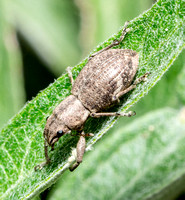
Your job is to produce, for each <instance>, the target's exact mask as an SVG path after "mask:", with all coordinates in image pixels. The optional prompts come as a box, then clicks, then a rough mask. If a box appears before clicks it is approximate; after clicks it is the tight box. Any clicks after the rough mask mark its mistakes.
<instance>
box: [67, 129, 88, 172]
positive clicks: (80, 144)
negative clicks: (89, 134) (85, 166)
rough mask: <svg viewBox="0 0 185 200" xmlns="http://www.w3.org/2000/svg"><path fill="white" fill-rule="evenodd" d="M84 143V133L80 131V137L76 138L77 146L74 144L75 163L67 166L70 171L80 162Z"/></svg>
mask: <svg viewBox="0 0 185 200" xmlns="http://www.w3.org/2000/svg"><path fill="white" fill-rule="evenodd" d="M85 145H86V141H85V133H84V132H82V133H81V135H80V138H79V140H78V143H77V146H76V151H77V157H76V163H74V164H73V165H72V166H71V167H70V168H69V170H70V171H73V170H75V169H76V168H77V167H78V165H79V164H80V163H81V162H82V160H83V155H84V152H85Z"/></svg>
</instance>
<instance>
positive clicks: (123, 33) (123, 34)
mask: <svg viewBox="0 0 185 200" xmlns="http://www.w3.org/2000/svg"><path fill="white" fill-rule="evenodd" d="M128 24H129V22H128V21H127V22H125V25H124V27H123V31H122V34H121V37H120V39H119V40H114V41H113V42H112V44H110V45H109V46H107V47H105V48H103V49H101V50H100V51H97V52H96V53H94V54H92V55H91V56H90V57H89V59H91V58H92V57H94V56H96V55H98V54H100V53H102V52H103V51H106V50H108V49H110V48H112V47H114V46H117V45H119V44H120V43H121V42H122V41H123V39H124V38H125V35H126V34H127V33H128V32H129V31H130V29H129V28H127V26H128Z"/></svg>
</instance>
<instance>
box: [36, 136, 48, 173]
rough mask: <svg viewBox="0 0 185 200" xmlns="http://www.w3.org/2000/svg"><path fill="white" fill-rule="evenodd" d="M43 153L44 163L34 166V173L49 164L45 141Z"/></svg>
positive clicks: (45, 142)
mask: <svg viewBox="0 0 185 200" xmlns="http://www.w3.org/2000/svg"><path fill="white" fill-rule="evenodd" d="M44 151H45V158H46V162H43V163H41V164H40V165H37V166H35V167H34V169H35V171H37V170H38V169H39V170H41V169H42V168H43V167H44V166H46V165H47V164H48V163H49V162H50V159H49V156H48V143H47V141H46V139H44Z"/></svg>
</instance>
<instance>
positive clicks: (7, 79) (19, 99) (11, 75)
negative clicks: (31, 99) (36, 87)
mask: <svg viewBox="0 0 185 200" xmlns="http://www.w3.org/2000/svg"><path fill="white" fill-rule="evenodd" d="M0 4H2V3H0ZM0 7H1V11H0V19H1V20H0V95H1V98H0V127H2V126H3V124H4V123H5V122H7V121H8V120H9V119H10V117H12V116H13V115H14V114H15V113H17V112H18V110H19V109H20V108H21V107H22V106H23V105H24V102H25V94H24V88H23V76H22V63H21V56H20V51H19V48H18V44H17V40H16V35H15V31H14V29H13V27H12V26H11V25H10V24H9V23H8V21H7V19H6V17H7V16H6V13H5V12H4V10H3V5H1V6H0Z"/></svg>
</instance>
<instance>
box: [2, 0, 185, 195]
mask: <svg viewBox="0 0 185 200" xmlns="http://www.w3.org/2000/svg"><path fill="white" fill-rule="evenodd" d="M165 2H167V3H168V4H172V5H174V3H176V4H178V5H179V4H180V1H176V2H171V1H167V0H166V1H159V2H158V3H157V4H155V5H154V6H153V8H151V10H149V11H147V12H146V13H144V14H143V15H142V16H140V17H139V18H137V19H135V20H133V21H132V22H131V23H130V27H132V28H133V31H131V32H130V33H129V34H128V35H127V37H126V38H125V40H124V43H122V44H121V45H120V46H119V47H118V48H120V47H122V48H127V49H133V50H136V51H137V52H139V53H140V51H142V48H141V43H142V41H143V40H142V37H143V32H142V29H141V30H140V29H139V28H140V26H144V25H146V23H145V21H149V20H151V21H152V19H153V18H150V16H149V14H151V13H153V12H154V13H155V9H156V5H158V4H159V8H160V4H163V3H165ZM161 7H162V5H161ZM159 12H160V11H159ZM174 13H176V12H174ZM146 14H148V16H147V15H146ZM143 16H144V17H143ZM169 16H170V14H169ZM147 17H148V18H147ZM176 19H177V20H178V19H179V16H176ZM162 20H163V19H161V21H162ZM179 23H183V20H182V19H181V20H180V22H179ZM154 24H155V21H153V26H154ZM139 25H140V26H139ZM173 25H174V24H172V26H173ZM137 27H139V28H138V29H137ZM146 27H148V25H147V26H146ZM146 27H145V28H146ZM174 29H177V26H173V30H174ZM135 30H136V31H138V33H137V34H138V35H137V40H132V38H134V37H135ZM151 30H152V29H151ZM140 31H141V32H140ZM161 31H162V30H161ZM163 31H164V30H163ZM179 32H180V33H181V35H182V37H179V38H176V42H178V43H179V46H175V47H173V48H172V49H170V50H171V51H170V52H165V54H164V57H163V58H161V59H162V61H163V62H162V64H161V65H157V63H156V66H157V67H158V68H152V65H151V63H150V62H149V60H148V65H147V63H144V62H143V60H142V58H141V57H140V68H139V70H138V73H137V77H139V76H141V75H142V74H143V73H145V72H147V71H149V72H151V75H150V76H149V78H148V81H147V82H145V83H142V84H140V85H138V87H137V88H136V89H135V90H134V91H132V92H131V93H130V95H126V98H124V99H122V101H121V103H122V104H123V106H121V107H119V108H118V107H115V108H113V109H117V110H119V111H125V110H126V109H128V108H129V107H130V106H131V105H133V104H134V103H135V102H136V101H138V100H139V99H140V98H141V97H142V96H143V95H144V94H146V93H147V92H148V90H149V89H151V87H152V86H153V85H154V84H156V82H157V81H158V80H159V78H160V77H161V76H162V74H163V73H164V72H165V71H166V69H167V68H168V67H169V66H170V65H171V63H172V62H173V60H174V59H175V57H176V56H177V55H178V54H179V53H180V51H181V50H182V48H183V47H184V33H183V28H182V27H181V29H179ZM120 33H121V31H120V32H119V34H118V35H115V36H113V37H111V38H110V39H109V40H108V41H106V42H105V43H104V44H102V45H101V46H99V47H98V49H100V48H102V47H104V46H107V45H108V44H110V43H111V42H112V40H113V39H119V37H120ZM175 33H176V32H175V31H174V34H175ZM144 34H145V32H144ZM138 36H139V37H138ZM172 36H174V35H172ZM168 37H169V39H170V35H168ZM174 37H177V36H174ZM172 38H173V37H172ZM172 38H171V39H172ZM134 39H135V38H134ZM147 39H148V38H147ZM149 39H150V38H149ZM160 39H161V40H163V39H164V38H160ZM165 41H166V40H165ZM145 42H146V41H145ZM171 42H172V41H171ZM169 44H171V43H170V41H169V42H168V45H169ZM159 49H160V48H159ZM153 51H155V52H157V51H156V49H153ZM168 51H169V50H168ZM143 53H148V52H146V51H145V52H143ZM149 54H150V55H153V56H155V53H153V52H152V51H151V50H150V53H149ZM156 54H157V53H156ZM146 55H147V54H146ZM151 57H152V56H151ZM154 61H155V60H154ZM86 62H87V59H86V60H85V61H82V62H81V63H80V64H79V65H78V66H76V67H75V68H74V70H73V74H74V77H76V76H77V75H78V73H79V71H80V69H81V68H82V67H83V66H84V65H85V64H86ZM166 63H168V64H166ZM161 66H162V67H161ZM70 89H71V86H70V82H69V79H68V78H67V75H63V76H62V77H61V78H59V79H58V80H56V81H55V83H53V84H52V85H50V86H49V87H48V88H47V89H46V90H44V91H43V92H41V93H40V94H39V95H38V96H37V97H36V98H35V99H33V100H32V101H31V102H30V103H28V104H27V105H26V106H25V107H24V108H23V109H22V111H21V112H20V113H19V114H18V115H17V116H15V118H13V119H12V120H11V122H10V123H9V124H8V125H7V127H5V128H4V129H3V130H2V133H1V135H0V143H1V144H2V145H3V146H7V145H9V146H10V147H6V148H8V151H11V153H12V149H11V148H12V147H11V145H13V144H12V137H11V136H12V135H14V136H15V137H16V138H17V139H16V141H19V145H20V147H21V149H22V150H23V151H25V152H26V154H27V155H25V154H24V153H21V154H20V155H19V157H18V158H17V157H16V156H17V155H16V152H13V156H14V157H13V156H12V155H11V156H12V159H13V161H14V162H16V163H17V165H18V166H17V167H18V169H21V170H20V173H19V174H15V177H16V178H17V181H14V180H13V182H11V183H9V182H8V181H9V180H10V181H12V179H11V177H9V176H8V175H9V174H8V173H7V172H6V171H9V170H10V171H11V170H12V169H11V165H10V166H7V165H6V163H1V165H2V166H4V171H5V172H6V173H7V176H8V177H9V178H8V179H7V180H5V181H4V188H2V190H1V191H2V192H1V194H2V198H3V199H6V198H9V199H15V196H16V197H17V198H23V199H25V198H31V197H33V196H34V195H36V194H38V193H39V192H40V191H42V190H44V189H45V188H47V187H48V186H49V185H51V184H52V183H53V182H55V181H56V179H57V178H58V177H59V176H60V174H62V173H63V172H64V171H65V169H67V168H68V166H69V163H68V157H69V156H70V152H71V147H75V145H76V139H74V138H72V137H69V136H65V137H63V139H62V140H60V141H59V143H58V144H57V145H56V149H55V151H54V152H52V153H51V152H50V157H51V158H52V161H53V162H52V164H51V165H49V166H48V167H46V168H44V169H43V170H42V171H39V172H37V173H35V172H34V170H33V167H34V166H35V165H36V164H38V163H39V162H42V161H43V160H44V153H43V136H42V131H43V128H44V125H45V118H46V116H47V115H49V114H50V113H51V112H52V110H53V109H54V108H55V107H56V105H57V104H58V103H59V102H60V101H61V100H63V99H64V98H65V97H66V96H68V95H69V94H70ZM115 121H116V119H115V118H109V119H108V118H107V119H102V118H100V119H96V120H94V119H90V120H88V122H87V125H86V127H85V128H86V131H89V132H93V133H95V136H94V137H93V138H92V139H88V141H87V150H89V149H90V148H91V146H92V145H93V144H94V143H95V142H96V141H97V140H98V139H99V138H101V137H102V135H103V134H104V133H105V132H106V131H107V130H108V129H109V128H110V127H111V126H112V125H113V124H114V122H115ZM20 133H22V135H20ZM6 138H7V139H6ZM24 139H25V140H24ZM4 140H6V142H5V141H4ZM26 142H28V144H27V143H26ZM25 144H26V145H25ZM20 147H19V146H18V145H17V148H16V151H17V152H18V153H20V152H19V148H20ZM27 147H29V148H27ZM29 150H30V151H29ZM0 155H1V152H0ZM0 160H1V159H0ZM1 165H0V166H1ZM15 165H16V164H15ZM11 172H12V171H11ZM21 174H23V175H26V176H25V177H24V176H21V178H20V175H21ZM2 175H3V173H2ZM2 177H3V176H2ZM6 181H7V182H6ZM6 187H7V188H10V189H8V190H6V189H5V188H6Z"/></svg>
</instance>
